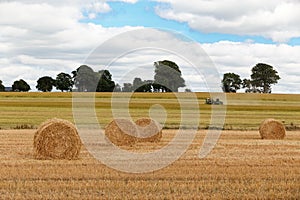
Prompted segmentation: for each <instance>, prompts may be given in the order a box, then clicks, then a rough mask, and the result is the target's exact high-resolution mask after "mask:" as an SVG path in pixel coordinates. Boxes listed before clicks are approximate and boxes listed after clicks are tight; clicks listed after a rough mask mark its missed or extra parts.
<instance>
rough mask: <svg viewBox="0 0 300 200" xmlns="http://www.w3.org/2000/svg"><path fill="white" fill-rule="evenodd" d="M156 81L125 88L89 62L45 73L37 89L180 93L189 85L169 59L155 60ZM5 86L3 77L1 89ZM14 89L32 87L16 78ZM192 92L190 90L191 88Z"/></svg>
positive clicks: (108, 73)
mask: <svg viewBox="0 0 300 200" xmlns="http://www.w3.org/2000/svg"><path fill="white" fill-rule="evenodd" d="M154 68H155V76H154V80H145V81H143V80H142V79H141V78H138V77H136V78H135V79H134V80H133V83H124V84H123V87H121V86H120V85H119V84H115V82H114V81H113V80H112V74H111V73H110V72H109V71H108V70H100V71H98V72H95V71H94V70H93V69H92V68H91V67H89V66H87V65H81V66H80V67H78V68H77V69H76V70H74V71H73V72H72V76H71V75H69V74H67V73H64V72H61V73H59V74H58V75H57V76H56V78H55V79H53V78H52V77H50V76H43V77H41V78H39V79H38V80H37V85H36V88H37V89H38V90H39V91H42V92H51V91H52V90H53V88H54V87H56V89H57V90H60V91H62V92H63V91H72V89H73V87H74V86H75V87H76V90H77V91H79V92H94V91H96V92H113V91H115V92H178V88H179V87H184V86H185V81H184V79H183V78H182V76H181V71H180V69H179V66H178V65H177V64H176V63H175V62H173V61H169V60H164V61H158V62H155V63H154ZM4 90H5V87H4V86H3V84H2V81H1V80H0V91H4ZM11 90H12V91H20V92H27V91H29V90H31V88H30V86H29V85H28V84H27V83H26V82H25V81H24V80H23V79H20V80H18V81H15V82H14V84H13V85H12V88H11ZM188 91H190V90H188Z"/></svg>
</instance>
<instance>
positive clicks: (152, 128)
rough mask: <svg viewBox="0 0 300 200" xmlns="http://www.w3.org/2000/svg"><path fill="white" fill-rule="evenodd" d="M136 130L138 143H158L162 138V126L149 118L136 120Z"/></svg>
mask: <svg viewBox="0 0 300 200" xmlns="http://www.w3.org/2000/svg"><path fill="white" fill-rule="evenodd" d="M135 124H136V125H137V129H138V139H137V140H138V142H159V141H160V140H161V138H162V126H161V125H160V123H158V122H157V121H156V120H154V119H151V118H141V119H138V120H136V122H135Z"/></svg>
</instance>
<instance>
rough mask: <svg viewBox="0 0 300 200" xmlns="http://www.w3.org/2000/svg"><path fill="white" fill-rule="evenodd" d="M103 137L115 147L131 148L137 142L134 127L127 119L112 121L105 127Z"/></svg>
mask: <svg viewBox="0 0 300 200" xmlns="http://www.w3.org/2000/svg"><path fill="white" fill-rule="evenodd" d="M105 136H106V138H108V139H109V140H110V141H111V142H112V143H113V144H115V145H117V146H123V145H124V146H131V145H134V144H135V143H136V141H137V138H136V137H137V129H136V125H135V124H134V123H133V122H132V121H130V120H128V119H114V120H112V121H111V122H110V123H109V124H108V125H107V126H106V127H105Z"/></svg>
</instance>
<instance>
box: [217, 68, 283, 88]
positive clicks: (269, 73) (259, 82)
mask: <svg viewBox="0 0 300 200" xmlns="http://www.w3.org/2000/svg"><path fill="white" fill-rule="evenodd" d="M251 71H252V74H251V79H246V78H245V79H243V80H242V79H241V78H240V75H238V74H235V73H226V74H224V75H223V80H222V89H223V91H224V92H228V93H235V92H237V91H238V90H239V89H241V88H244V89H245V92H246V93H271V92H272V88H271V85H273V84H276V83H278V80H280V76H279V75H278V72H277V71H276V70H274V69H273V67H272V66H270V65H268V64H264V63H258V64H256V65H255V66H254V67H253V68H252V70H251Z"/></svg>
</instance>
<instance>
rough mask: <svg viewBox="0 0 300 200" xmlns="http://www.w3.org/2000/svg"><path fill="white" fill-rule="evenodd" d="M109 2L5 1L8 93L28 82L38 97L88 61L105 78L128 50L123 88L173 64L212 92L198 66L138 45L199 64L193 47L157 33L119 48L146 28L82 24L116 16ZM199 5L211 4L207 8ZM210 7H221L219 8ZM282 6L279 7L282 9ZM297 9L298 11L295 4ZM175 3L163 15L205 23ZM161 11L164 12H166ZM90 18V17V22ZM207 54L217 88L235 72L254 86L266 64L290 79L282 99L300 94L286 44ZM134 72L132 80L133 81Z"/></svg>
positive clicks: (119, 72) (248, 44)
mask: <svg viewBox="0 0 300 200" xmlns="http://www.w3.org/2000/svg"><path fill="white" fill-rule="evenodd" d="M84 2H86V3H84ZM97 2H98V3H100V4H97ZM107 2H108V1H95V0H93V1H92V0H87V1H80V0H72V1H71V0H66V1H58V0H53V1H46V0H38V1H37V0H23V1H1V0H0V65H1V69H0V72H1V73H0V80H3V82H4V85H5V86H10V85H12V83H13V81H14V80H17V79H20V78H22V79H24V80H26V81H27V82H28V83H29V84H30V86H31V88H32V89H35V86H36V81H37V79H38V78H39V77H42V76H45V75H47V76H52V77H55V76H56V75H57V74H58V73H60V72H62V71H63V72H67V73H71V71H73V70H74V69H76V68H77V67H79V65H80V64H82V63H83V62H84V61H85V60H86V59H87V62H88V63H90V64H91V66H92V67H93V68H94V69H95V70H99V69H100V68H103V67H105V65H106V64H108V63H109V61H111V60H109V58H111V57H113V56H120V54H121V53H124V49H125V50H126V49H132V50H133V51H132V52H128V53H127V54H124V55H123V56H121V57H119V58H116V60H115V62H114V63H113V64H112V66H110V67H111V68H110V69H111V70H112V71H111V72H112V74H113V78H114V80H116V81H117V82H119V83H123V82H121V81H132V79H133V78H134V77H135V76H140V77H141V78H143V79H151V78H153V71H154V68H153V62H154V61H158V60H164V59H170V60H174V61H175V62H176V63H177V64H178V65H179V66H180V68H181V70H182V74H183V77H184V78H185V79H186V81H187V85H188V87H189V88H191V89H192V90H193V91H205V90H206V89H207V88H206V86H205V79H213V78H215V77H211V76H207V77H205V76H203V74H202V75H201V73H200V74H199V73H198V72H197V71H196V70H195V66H191V63H189V60H185V59H184V58H183V57H181V55H180V54H179V55H175V54H173V53H172V52H167V51H163V49H135V47H136V46H137V45H138V46H145V47H149V46H153V45H154V44H155V43H159V44H161V45H162V46H165V47H166V49H172V48H180V47H181V46H183V49H182V51H183V53H186V52H188V53H189V54H191V55H190V56H192V57H193V58H198V57H199V54H197V53H196V52H195V51H194V49H193V44H191V43H190V42H189V41H185V40H180V38H176V37H173V38H170V36H169V35H168V34H165V33H158V32H156V33H153V32H151V31H144V32H143V34H132V35H127V36H128V37H127V38H122V37H121V38H118V37H116V39H113V40H112V39H111V38H114V36H116V35H118V34H120V33H125V32H127V31H132V30H135V29H137V28H139V27H120V28H105V27H102V26H101V25H97V24H93V23H82V22H81V20H82V19H84V18H85V17H91V18H93V13H94V14H97V13H98V12H109V10H110V9H111V8H110V7H107V6H109V5H108V4H107ZM123 2H126V3H135V2H136V1H135V0H124V1H123ZM196 2H198V1H195V3H196ZM199 2H202V3H203V2H204V1H199ZM205 2H206V1H205ZM205 2H204V3H205ZM209 2H212V3H213V2H214V1H209ZM253 2H255V1H253ZM272 2H273V1H270V2H269V3H268V6H266V8H265V9H266V10H268V9H270V7H272V6H273V7H272V8H274V9H275V8H276V7H277V6H276V5H277V4H276V3H272ZM275 2H277V3H278V1H275ZM289 2H290V3H294V1H289ZM170 3H172V5H173V6H174V7H171V8H170V7H168V6H167V7H165V8H163V9H166V10H170V11H173V12H174V13H175V11H176V12H177V10H179V8H180V7H178V8H177V7H176V6H183V7H182V13H183V14H184V15H183V17H182V19H178V20H183V21H184V20H186V19H193V17H195V16H197V13H198V9H199V8H200V7H202V6H189V4H187V3H185V4H184V5H183V4H182V3H180V2H179V1H178V2H177V1H172V2H170ZM179 3H180V4H179ZM206 3H207V2H206ZM220 3H221V2H220ZM106 4H107V6H106ZM251 5H252V4H251ZM257 5H258V3H257ZM248 7H250V8H251V9H252V10H255V9H254V8H257V6H256V4H255V3H253V5H252V7H253V8H252V7H251V6H250V4H249V5H248ZM159 9H160V11H162V10H161V9H162V8H159ZM213 9H214V6H213V5H212V6H211V9H210V8H209V7H207V10H205V9H202V10H203V12H204V11H205V12H206V13H208V14H209V15H212V13H213ZM218 9H220V10H222V9H223V8H222V7H219V8H218ZM243 9H244V10H243ZM251 9H250V11H251ZM241 10H243V11H241ZM246 10H247V9H246V7H245V8H240V9H237V10H236V11H235V12H230V10H229V8H228V10H227V12H226V13H225V14H224V17H223V18H224V20H228V21H230V20H234V19H236V18H238V16H240V15H241V13H246V14H245V15H246V17H247V15H251V13H252V12H250V11H248V12H247V11H246ZM183 11H186V13H184V12H183ZM16 13H18V15H16ZM87 13H89V14H90V15H86V14H87ZM247 13H248V14H247ZM203 15H204V14H203ZM219 15H220V16H214V17H215V18H216V19H217V20H220V18H221V16H222V15H221V14H219ZM291 16H293V14H291ZM292 18H293V17H289V19H285V20H287V21H293V20H294V19H292ZM224 23H225V22H224ZM208 26H210V25H208ZM270 27H272V26H270ZM210 28H211V27H210ZM228 29H230V28H228ZM287 31H288V29H287ZM289 34H290V33H289ZM107 40H109V41H110V43H109V45H108V46H107V48H106V49H105V51H104V52H100V54H97V57H96V58H95V57H94V58H91V57H89V55H90V54H91V53H93V52H94V51H93V50H94V49H96V47H99V45H100V46H101V44H102V43H103V42H104V41H107ZM125 47H126V48H125ZM202 47H203V49H204V50H205V51H206V52H207V54H208V56H209V57H210V58H211V60H212V61H213V62H214V63H215V66H216V67H217V69H218V70H219V72H220V74H219V80H216V82H217V84H219V81H220V80H221V76H222V74H223V73H226V72H235V73H238V74H240V75H241V77H243V78H247V77H249V75H250V70H251V68H252V67H253V66H254V65H255V64H256V63H258V62H265V63H268V64H271V65H273V66H274V67H275V68H276V69H277V70H278V72H279V74H280V76H281V77H282V80H280V82H279V84H278V85H277V86H276V87H274V91H275V92H294V93H296V92H298V91H299V89H300V81H299V79H298V77H299V75H300V72H299V70H297V69H298V68H297V67H298V63H299V62H298V57H299V55H300V47H297V46H289V45H284V44H281V45H270V44H256V43H253V42H252V41H245V42H239V43H238V42H229V41H220V42H217V43H212V44H202ZM202 61H203V63H202V65H200V66H196V67H204V68H205V67H206V68H205V69H206V70H208V72H210V71H209V70H210V69H209V66H210V65H206V62H207V61H205V60H202ZM207 66H208V67H207ZM132 70H133V71H132ZM128 71H129V72H132V73H128ZM124 74H126V76H124ZM291 83H292V85H291Z"/></svg>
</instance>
